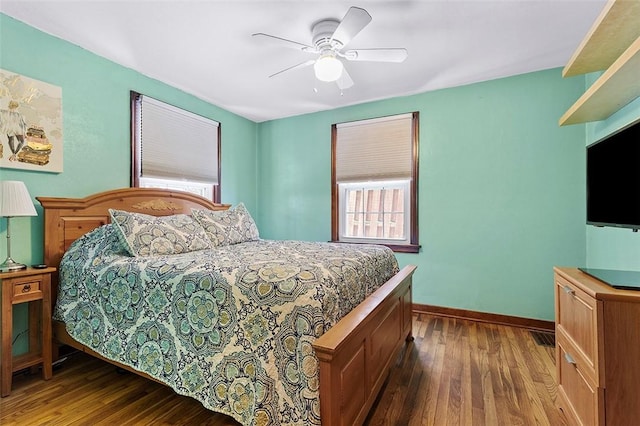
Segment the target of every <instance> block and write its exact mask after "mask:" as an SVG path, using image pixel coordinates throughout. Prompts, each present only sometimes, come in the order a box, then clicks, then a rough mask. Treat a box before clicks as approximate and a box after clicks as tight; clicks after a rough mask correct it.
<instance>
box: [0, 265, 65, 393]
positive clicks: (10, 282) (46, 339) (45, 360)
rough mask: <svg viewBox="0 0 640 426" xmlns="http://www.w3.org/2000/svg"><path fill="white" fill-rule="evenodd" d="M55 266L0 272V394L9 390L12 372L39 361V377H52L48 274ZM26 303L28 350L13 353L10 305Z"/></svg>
mask: <svg viewBox="0 0 640 426" xmlns="http://www.w3.org/2000/svg"><path fill="white" fill-rule="evenodd" d="M55 270H56V268H53V267H47V268H43V269H35V268H27V269H22V270H19V271H10V272H0V280H1V281H2V282H1V285H2V328H1V329H0V336H1V339H2V367H1V370H0V377H1V381H2V389H1V391H2V393H1V396H2V397H5V396H8V395H9V394H10V393H11V379H12V374H13V372H14V371H18V370H22V369H24V368H28V367H34V366H36V365H38V364H42V376H43V378H44V379H45V380H49V379H50V378H51V374H52V371H51V361H52V348H51V345H52V342H51V341H52V335H51V273H52V272H55ZM20 303H29V352H28V353H26V354H24V355H19V356H16V357H14V356H13V355H12V342H11V340H12V330H13V306H14V305H18V304H20Z"/></svg>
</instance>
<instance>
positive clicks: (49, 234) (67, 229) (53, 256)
mask: <svg viewBox="0 0 640 426" xmlns="http://www.w3.org/2000/svg"><path fill="white" fill-rule="evenodd" d="M36 199H37V200H38V201H39V202H40V204H41V205H42V207H43V208H44V263H46V264H47V265H49V266H55V267H56V268H58V267H59V266H60V260H61V259H62V255H63V254H64V252H65V251H66V250H67V249H68V248H69V246H70V245H71V243H72V242H74V241H75V240H77V239H78V238H80V237H81V236H82V235H84V234H86V233H87V232H89V231H91V230H93V229H95V228H97V227H98V226H101V225H105V224H107V223H109V222H110V216H109V209H118V210H126V211H130V212H136V213H144V214H150V215H153V216H168V215H172V214H178V213H186V214H190V213H191V209H192V208H198V209H209V210H227V209H228V208H229V207H230V206H229V205H228V204H216V203H213V202H212V201H211V200H207V199H206V198H202V197H200V196H198V195H195V194H191V193H188V192H182V191H171V190H166V189H155V188H122V189H114V190H111V191H105V192H100V193H98V194H94V195H90V196H88V197H85V198H58V197H36ZM51 278H52V281H51V286H52V290H53V296H55V295H56V294H57V288H58V274H57V273H55V274H53V275H52V277H51ZM55 300H56V298H55V297H52V303H55Z"/></svg>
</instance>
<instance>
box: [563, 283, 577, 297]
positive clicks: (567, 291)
mask: <svg viewBox="0 0 640 426" xmlns="http://www.w3.org/2000/svg"><path fill="white" fill-rule="evenodd" d="M562 289H563V290H564V292H565V293H567V294H571V295H574V294H575V291H574V290H573V289H572V288H571V287H569V286H568V285H565V286H564V287H562Z"/></svg>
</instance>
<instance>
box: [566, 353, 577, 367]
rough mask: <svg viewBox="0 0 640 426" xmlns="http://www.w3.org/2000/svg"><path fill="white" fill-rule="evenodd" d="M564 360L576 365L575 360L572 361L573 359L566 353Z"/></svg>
mask: <svg viewBox="0 0 640 426" xmlns="http://www.w3.org/2000/svg"><path fill="white" fill-rule="evenodd" d="M564 359H565V360H566V361H567V362H568V363H569V364H572V365H576V360H575V359H573V357H572V356H571V355H569V354H568V353H566V352H565V353H564Z"/></svg>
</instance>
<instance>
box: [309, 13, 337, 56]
mask: <svg viewBox="0 0 640 426" xmlns="http://www.w3.org/2000/svg"><path fill="white" fill-rule="evenodd" d="M338 25H340V21H336V20H335V19H325V20H322V21H319V22H317V23H316V24H315V25H314V26H313V28H312V34H313V45H314V46H315V48H316V49H317V50H318V51H320V52H322V51H325V50H329V49H330V50H333V51H337V50H340V49H341V48H342V45H343V44H342V42H341V41H340V40H336V39H333V40H331V36H332V35H333V33H334V32H335V31H336V28H338Z"/></svg>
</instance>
